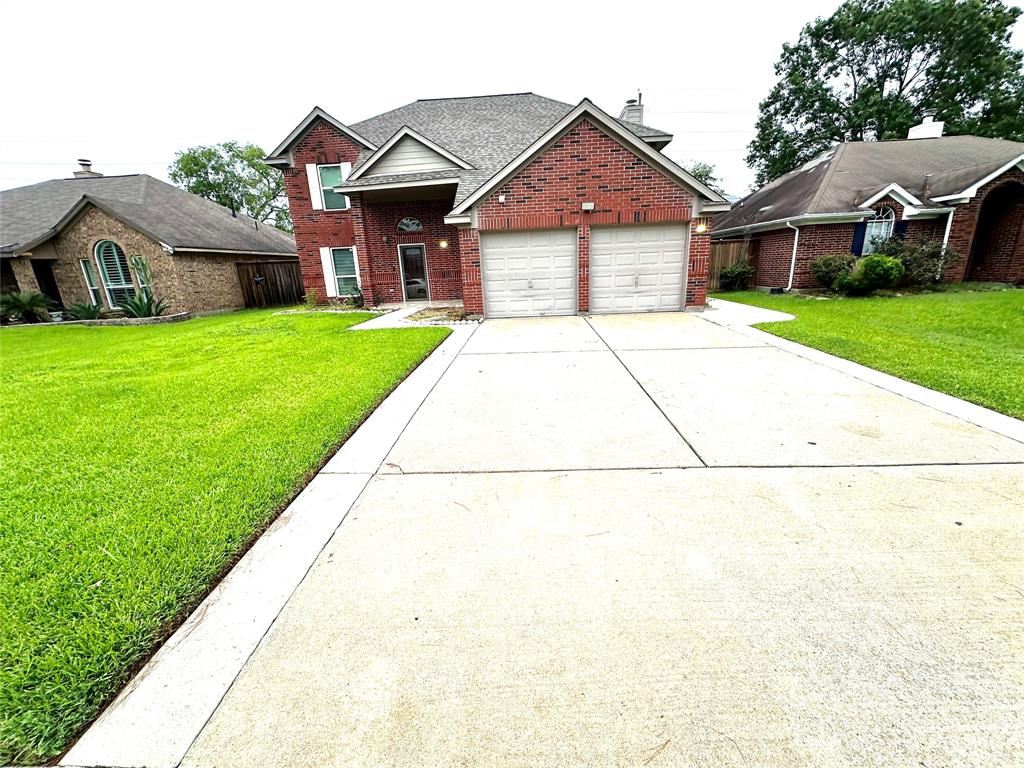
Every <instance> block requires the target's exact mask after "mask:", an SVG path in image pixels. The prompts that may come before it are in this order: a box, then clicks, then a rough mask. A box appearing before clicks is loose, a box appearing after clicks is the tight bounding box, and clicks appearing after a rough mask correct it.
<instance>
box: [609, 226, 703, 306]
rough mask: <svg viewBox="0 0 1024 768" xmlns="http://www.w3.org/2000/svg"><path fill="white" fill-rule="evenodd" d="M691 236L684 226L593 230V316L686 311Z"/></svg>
mask: <svg viewBox="0 0 1024 768" xmlns="http://www.w3.org/2000/svg"><path fill="white" fill-rule="evenodd" d="M687 236H688V235H687V228H686V226H685V225H683V224H666V225H648V226H636V227H593V228H592V229H591V230H590V311H591V312H593V313H595V314H597V313H601V312H657V311H668V310H679V309H682V307H683V288H684V282H685V279H686V256H687V252H688V248H687Z"/></svg>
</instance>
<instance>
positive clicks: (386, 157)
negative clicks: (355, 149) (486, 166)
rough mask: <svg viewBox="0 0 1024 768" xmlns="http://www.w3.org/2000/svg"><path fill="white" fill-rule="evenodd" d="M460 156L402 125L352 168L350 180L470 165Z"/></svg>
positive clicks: (469, 166) (465, 168)
mask: <svg viewBox="0 0 1024 768" xmlns="http://www.w3.org/2000/svg"><path fill="white" fill-rule="evenodd" d="M472 167H473V166H471V165H470V164H469V163H467V162H466V161H465V160H463V159H462V158H460V157H458V156H457V155H455V154H454V153H452V152H450V151H448V150H447V149H445V148H444V147H442V146H441V145H440V144H438V143H436V142H434V141H431V140H430V139H428V138H427V137H426V136H424V135H423V134H421V133H419V132H417V131H415V130H413V129H412V128H410V127H409V126H403V127H402V128H400V129H399V130H398V132H396V133H395V135H394V136H392V137H391V138H390V139H388V140H387V142H385V143H384V144H383V145H382V146H381V147H380V148H379V149H378V150H377V151H376V152H374V153H373V154H371V155H370V156H369V157H367V158H366V159H365V160H364V161H363V163H362V164H361V165H360V166H359V167H358V168H356V169H355V170H354V171H353V172H352V175H351V176H349V180H350V181H355V180H356V179H359V178H360V177H363V176H387V175H393V174H403V173H424V172H432V171H441V170H445V169H449V168H455V169H464V170H467V169H470V168H472Z"/></svg>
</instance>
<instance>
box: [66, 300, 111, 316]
mask: <svg viewBox="0 0 1024 768" xmlns="http://www.w3.org/2000/svg"><path fill="white" fill-rule="evenodd" d="M68 314H69V315H71V317H73V318H74V319H75V320H99V319H100V318H101V317H103V307H101V306H100V305H99V304H86V303H84V302H82V303H79V304H72V305H71V306H70V307H68Z"/></svg>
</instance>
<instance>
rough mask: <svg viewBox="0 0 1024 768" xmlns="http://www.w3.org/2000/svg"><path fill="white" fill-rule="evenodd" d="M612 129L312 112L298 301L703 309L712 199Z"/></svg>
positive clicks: (642, 134)
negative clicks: (312, 297)
mask: <svg viewBox="0 0 1024 768" xmlns="http://www.w3.org/2000/svg"><path fill="white" fill-rule="evenodd" d="M671 140H672V136H671V135H669V134H667V133H665V132H664V131H659V130H657V129H654V128H650V127H648V126H646V125H644V124H643V105H642V104H641V103H640V102H639V99H638V100H636V101H631V102H630V103H628V104H627V107H626V109H625V110H623V112H622V114H621V115H620V116H619V117H618V118H614V117H612V116H610V115H608V114H607V113H605V112H604V111H603V110H601V109H600V108H598V107H597V106H596V105H594V104H593V103H592V102H590V101H589V100H587V99H584V100H583V101H581V102H580V103H579V104H577V105H575V106H573V105H570V104H566V103H563V102H560V101H555V100H553V99H548V98H544V97H543V96H537V95H535V94H533V93H514V94H504V95H494V96H478V97H468V98H448V99H424V100H420V101H416V102H413V103H412V104H407V105H405V106H402V107H398V108H397V109H394V110H391V111H390V112H385V113H384V114H381V115H378V116H376V117H372V118H370V119H368V120H362V121H360V122H355V123H351V124H344V123H342V122H341V121H339V120H337V119H335V118H334V117H332V116H330V115H329V114H327V113H326V112H324V111H323V110H322V109H320V108H315V109H314V110H313V111H312V112H310V113H309V115H307V116H306V117H305V118H304V119H303V120H302V121H301V122H300V123H299V124H298V125H297V126H296V128H295V129H294V130H293V131H292V132H291V133H290V134H289V135H288V137H287V138H285V140H284V141H282V142H281V145H280V146H279V147H277V149H275V150H274V152H273V153H272V154H271V156H270V157H269V158H268V159H267V162H268V163H270V164H271V165H273V166H276V167H278V168H280V169H281V170H282V171H283V173H284V177H285V183H286V186H287V190H288V200H289V204H290V207H291V211H292V220H293V223H294V227H295V240H296V244H297V246H298V253H299V260H300V262H301V265H302V277H303V281H304V283H305V286H306V289H307V291H315V292H316V295H317V296H318V297H319V298H320V299H321V300H325V301H333V300H338V299H343V298H345V297H346V296H351V295H354V294H356V293H357V292H358V293H361V294H362V296H363V297H364V298H365V300H366V302H367V303H368V304H371V305H378V304H386V303H397V302H407V301H418V300H433V301H461V302H463V303H464V305H465V309H466V311H467V312H469V313H475V314H483V315H487V316H490V317H507V316H515V315H564V314H575V313H577V312H588V311H589V312H620V311H646V310H679V309H682V308H683V307H684V306H702V305H703V304H704V299H705V287H706V281H707V268H708V263H707V262H708V255H709V249H710V240H709V235H710V223H711V218H710V217H711V214H713V213H715V212H719V211H723V210H726V209H727V208H728V204H727V203H726V202H725V200H724V199H723V198H722V196H721V195H719V194H718V193H716V192H715V191H713V190H711V189H709V188H708V187H707V186H705V185H704V184H702V183H701V182H700V181H698V180H697V179H695V178H693V177H692V176H691V175H690V174H688V173H687V172H686V171H685V170H683V169H682V168H681V167H680V166H679V165H677V164H676V163H675V162H673V161H672V160H670V159H669V158H668V157H666V156H665V155H664V154H662V152H661V150H662V149H663V148H664V147H665V146H666V145H667V144H668V143H669V142H670V141H671Z"/></svg>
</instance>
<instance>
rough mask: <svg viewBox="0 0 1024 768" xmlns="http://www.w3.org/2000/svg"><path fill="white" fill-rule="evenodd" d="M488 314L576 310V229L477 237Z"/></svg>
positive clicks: (504, 314) (560, 313)
mask: <svg viewBox="0 0 1024 768" xmlns="http://www.w3.org/2000/svg"><path fill="white" fill-rule="evenodd" d="M480 251H481V261H482V262H483V283H484V313H485V314H486V315H487V316H488V317H523V316H530V315H572V314H575V313H576V230H575V229H545V230H530V231H523V232H485V233H483V234H482V235H481V236H480Z"/></svg>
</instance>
